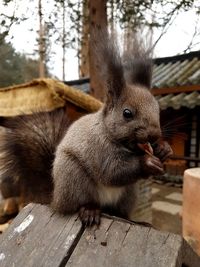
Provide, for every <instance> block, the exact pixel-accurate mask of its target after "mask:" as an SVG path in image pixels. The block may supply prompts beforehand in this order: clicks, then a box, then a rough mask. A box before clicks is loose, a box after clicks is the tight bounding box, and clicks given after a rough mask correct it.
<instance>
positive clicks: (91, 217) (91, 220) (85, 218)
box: [79, 204, 101, 226]
mask: <svg viewBox="0 0 200 267" xmlns="http://www.w3.org/2000/svg"><path fill="white" fill-rule="evenodd" d="M100 217H101V211H100V209H99V208H97V207H95V206H94V205H93V204H87V205H85V206H83V207H81V208H80V210H79V218H80V220H81V222H82V224H83V225H84V226H92V225H94V224H96V225H99V224H100Z"/></svg>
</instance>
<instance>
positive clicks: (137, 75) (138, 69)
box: [124, 58, 152, 89]
mask: <svg viewBox="0 0 200 267" xmlns="http://www.w3.org/2000/svg"><path fill="white" fill-rule="evenodd" d="M124 71H125V77H126V81H127V83H129V84H139V85H142V86H144V87H147V88H149V89H150V88H151V80H152V61H151V60H150V59H145V58H134V59H133V60H129V61H127V62H126V63H125V64H124Z"/></svg>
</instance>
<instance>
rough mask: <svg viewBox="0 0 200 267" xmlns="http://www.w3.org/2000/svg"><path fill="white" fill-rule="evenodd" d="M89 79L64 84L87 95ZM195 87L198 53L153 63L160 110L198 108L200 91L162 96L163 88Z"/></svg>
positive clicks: (199, 66)
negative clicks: (158, 91)
mask: <svg viewBox="0 0 200 267" xmlns="http://www.w3.org/2000/svg"><path fill="white" fill-rule="evenodd" d="M89 82H90V81H89V79H88V78H85V79H81V80H75V81H69V82H66V83H67V84H68V85H73V86H74V87H77V88H78V89H81V90H83V91H84V92H85V93H89ZM191 85H192V86H193V85H197V86H199V89H200V51H196V52H191V53H188V54H184V55H178V56H173V57H165V58H157V59H154V61H153V78H152V88H155V89H156V88H157V89H158V90H160V95H159V93H158V95H156V99H157V100H158V102H159V105H160V108H161V109H162V110H164V109H166V108H168V107H171V108H174V109H179V108H181V107H187V108H194V107H195V106H200V90H196V91H195V90H194V91H191V92H179V93H166V94H164V95H163V94H162V89H163V88H165V89H166V88H172V87H174V88H176V87H177V88H181V86H186V87H187V86H188V87H189V86H191Z"/></svg>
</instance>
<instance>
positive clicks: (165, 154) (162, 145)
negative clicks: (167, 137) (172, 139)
mask: <svg viewBox="0 0 200 267" xmlns="http://www.w3.org/2000/svg"><path fill="white" fill-rule="evenodd" d="M154 155H155V156H156V157H158V158H159V159H160V161H161V162H164V161H165V160H166V159H168V158H169V157H170V156H172V155H173V150H172V148H171V146H170V145H169V144H168V143H167V142H166V141H161V142H159V143H158V144H157V145H156V147H155V149H154Z"/></svg>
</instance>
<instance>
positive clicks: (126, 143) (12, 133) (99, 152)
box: [0, 35, 172, 225]
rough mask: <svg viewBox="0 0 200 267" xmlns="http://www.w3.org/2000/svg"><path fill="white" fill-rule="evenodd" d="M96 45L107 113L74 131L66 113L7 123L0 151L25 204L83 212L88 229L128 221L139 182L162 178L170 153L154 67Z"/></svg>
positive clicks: (0, 167) (1, 169)
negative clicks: (105, 218) (103, 221)
mask: <svg viewBox="0 0 200 267" xmlns="http://www.w3.org/2000/svg"><path fill="white" fill-rule="evenodd" d="M96 45H97V65H98V68H99V75H100V80H101V82H102V84H103V86H104V89H105V92H106V100H105V103H104V104H103V106H102V108H101V109H100V110H99V111H97V112H96V113H92V114H88V115H85V116H83V117H81V118H80V119H78V120H76V121H75V122H73V123H72V124H70V122H69V120H68V118H67V116H66V114H65V113H64V112H63V111H62V110H58V111H53V112H50V113H38V114H33V115H32V116H19V117H18V118H13V119H10V120H7V121H6V122H5V124H4V127H5V128H6V129H7V131H6V134H4V135H3V136H2V137H1V139H2V142H1V146H0V151H1V155H0V173H1V177H4V179H5V177H15V181H17V182H16V183H18V184H19V187H20V190H21V192H22V193H21V194H22V195H23V196H24V199H26V197H27V196H28V197H29V199H26V201H27V202H30V201H34V202H39V203H45V204H50V205H51V207H52V208H53V209H54V210H55V211H56V212H59V213H61V214H70V213H75V212H79V217H80V219H81V221H82V223H83V224H85V225H93V224H97V225H99V223H100V216H101V213H102V212H108V213H110V214H111V215H117V216H121V217H123V218H126V219H130V218H131V211H132V209H133V205H134V202H135V190H134V189H135V183H136V181H138V180H139V179H147V178H149V177H150V176H152V175H160V174H163V162H164V161H165V160H166V159H167V158H168V157H169V156H171V154H172V149H171V147H170V145H169V144H168V143H167V142H165V141H162V133H161V128H160V115H159V105H158V102H157V101H156V99H155V98H154V96H153V95H152V94H151V92H150V90H149V89H150V86H151V76H152V63H151V61H150V60H149V59H148V58H146V57H145V56H144V54H140V53H138V54H137V53H135V55H134V57H133V58H132V57H129V62H127V63H126V64H124V63H123V61H122V58H121V56H120V54H119V52H118V48H117V45H116V44H115V43H114V42H113V40H112V38H109V37H108V35H106V37H104V40H103V41H102V42H101V43H97V44H96ZM1 179H3V178H1ZM27 192H29V193H27Z"/></svg>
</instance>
